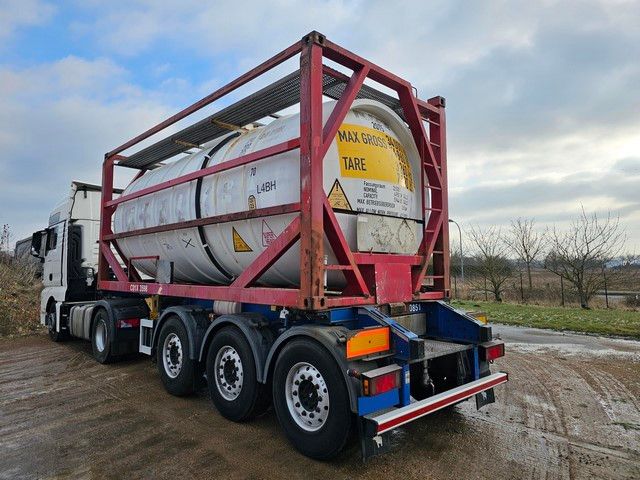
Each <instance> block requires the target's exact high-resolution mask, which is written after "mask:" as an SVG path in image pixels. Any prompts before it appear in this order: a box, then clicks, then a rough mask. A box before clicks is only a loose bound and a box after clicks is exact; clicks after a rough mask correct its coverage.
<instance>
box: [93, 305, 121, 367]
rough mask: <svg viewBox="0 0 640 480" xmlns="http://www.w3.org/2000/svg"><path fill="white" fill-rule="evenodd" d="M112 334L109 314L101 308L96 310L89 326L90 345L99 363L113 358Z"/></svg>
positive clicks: (108, 361)
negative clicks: (90, 326)
mask: <svg viewBox="0 0 640 480" xmlns="http://www.w3.org/2000/svg"><path fill="white" fill-rule="evenodd" d="M113 334H114V332H113V322H112V321H111V319H110V318H109V315H108V314H107V312H106V311H105V310H103V309H100V310H98V313H96V317H95V319H94V320H93V327H92V328H91V346H92V347H93V357H94V358H95V359H96V360H97V361H98V362H99V363H103V364H104V363H110V362H112V361H113V360H114V358H115V357H114V355H112V354H111V350H112V349H111V339H112V338H113V336H114V335H113Z"/></svg>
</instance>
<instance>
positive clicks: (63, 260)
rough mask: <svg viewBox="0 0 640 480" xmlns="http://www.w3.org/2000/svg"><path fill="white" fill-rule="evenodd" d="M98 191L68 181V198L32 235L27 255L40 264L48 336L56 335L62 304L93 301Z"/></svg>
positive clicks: (43, 316) (42, 312) (42, 311)
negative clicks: (40, 228) (46, 224)
mask: <svg viewBox="0 0 640 480" xmlns="http://www.w3.org/2000/svg"><path fill="white" fill-rule="evenodd" d="M100 195H101V188H100V186H98V185H92V184H89V183H84V182H77V181H73V182H71V189H70V191H69V193H68V195H67V196H66V197H65V198H64V199H62V200H61V201H60V202H59V203H58V204H57V205H56V207H55V208H54V209H53V211H52V212H51V214H50V215H49V225H48V227H47V228H46V229H44V230H41V231H39V232H35V233H34V234H33V237H32V241H31V254H32V255H34V256H36V257H38V258H40V260H41V261H42V262H43V264H44V265H43V274H42V283H43V286H44V288H43V290H42V294H41V297H40V322H41V323H42V324H43V325H47V326H48V327H49V330H50V333H51V334H52V335H54V336H55V335H56V334H60V333H65V332H60V306H61V304H62V302H67V303H68V302H85V301H90V300H94V299H95V295H96V288H95V287H96V286H95V273H96V271H97V269H98V233H99V229H100Z"/></svg>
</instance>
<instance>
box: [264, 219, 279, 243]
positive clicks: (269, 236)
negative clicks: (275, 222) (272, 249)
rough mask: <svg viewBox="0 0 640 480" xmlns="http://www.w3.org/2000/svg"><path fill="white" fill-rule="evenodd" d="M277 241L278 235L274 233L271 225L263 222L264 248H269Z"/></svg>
mask: <svg viewBox="0 0 640 480" xmlns="http://www.w3.org/2000/svg"><path fill="white" fill-rule="evenodd" d="M275 239H276V234H275V233H273V230H271V227H270V226H269V224H268V223H267V222H266V221H265V220H262V246H263V247H268V246H269V245H271V242H273V241H274V240H275Z"/></svg>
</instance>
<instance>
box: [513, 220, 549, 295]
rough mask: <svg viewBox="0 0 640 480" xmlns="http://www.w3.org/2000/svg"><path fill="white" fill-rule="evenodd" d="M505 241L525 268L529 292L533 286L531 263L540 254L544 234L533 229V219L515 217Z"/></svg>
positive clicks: (542, 247)
mask: <svg viewBox="0 0 640 480" xmlns="http://www.w3.org/2000/svg"><path fill="white" fill-rule="evenodd" d="M505 242H507V245H508V246H509V248H510V250H511V251H512V252H513V253H514V254H515V255H516V256H517V257H518V260H519V261H520V262H522V264H524V266H525V268H526V269H527V280H528V281H529V292H531V289H532V288H533V283H532V281H531V265H532V264H533V262H534V261H536V260H537V259H538V258H539V257H540V256H541V254H542V251H543V249H544V245H545V237H544V235H542V234H540V233H539V232H537V231H536V230H535V221H534V220H533V219H526V218H517V219H516V220H513V221H512V222H511V229H510V231H509V234H508V235H507V236H506V237H505Z"/></svg>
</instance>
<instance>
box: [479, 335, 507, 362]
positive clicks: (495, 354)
mask: <svg viewBox="0 0 640 480" xmlns="http://www.w3.org/2000/svg"><path fill="white" fill-rule="evenodd" d="M500 357H504V342H501V341H498V340H493V341H492V342H487V343H483V344H482V345H480V358H481V359H482V360H486V361H487V362H490V361H492V360H495V359H496V358H500Z"/></svg>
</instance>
